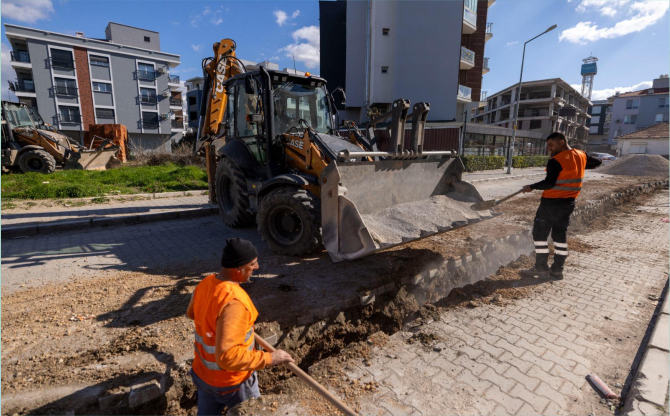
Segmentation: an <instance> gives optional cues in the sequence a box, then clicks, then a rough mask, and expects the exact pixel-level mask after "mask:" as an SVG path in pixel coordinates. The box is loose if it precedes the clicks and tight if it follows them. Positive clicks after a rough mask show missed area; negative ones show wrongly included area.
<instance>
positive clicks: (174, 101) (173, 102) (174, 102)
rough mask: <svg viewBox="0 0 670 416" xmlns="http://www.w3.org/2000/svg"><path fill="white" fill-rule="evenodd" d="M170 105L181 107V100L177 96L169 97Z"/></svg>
mask: <svg viewBox="0 0 670 416" xmlns="http://www.w3.org/2000/svg"><path fill="white" fill-rule="evenodd" d="M170 105H174V106H179V107H181V100H180V99H179V98H170Z"/></svg>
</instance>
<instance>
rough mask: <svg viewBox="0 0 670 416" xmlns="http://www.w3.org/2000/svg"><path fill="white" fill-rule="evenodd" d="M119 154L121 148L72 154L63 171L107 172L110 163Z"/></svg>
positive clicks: (82, 151) (107, 148)
mask: <svg viewBox="0 0 670 416" xmlns="http://www.w3.org/2000/svg"><path fill="white" fill-rule="evenodd" d="M118 153H119V146H110V147H106V148H102V146H101V147H99V148H98V149H95V150H81V151H79V152H72V153H71V154H70V157H69V158H68V160H67V162H66V163H65V166H64V167H63V169H84V170H105V169H107V164H108V163H109V161H110V160H111V159H112V158H113V157H114V156H116V155H117V154H118Z"/></svg>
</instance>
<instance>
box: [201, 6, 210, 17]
mask: <svg viewBox="0 0 670 416" xmlns="http://www.w3.org/2000/svg"><path fill="white" fill-rule="evenodd" d="M211 12H212V9H210V8H209V6H207V7H205V10H204V11H203V12H202V15H203V16H207V15H208V14H210V13H211Z"/></svg>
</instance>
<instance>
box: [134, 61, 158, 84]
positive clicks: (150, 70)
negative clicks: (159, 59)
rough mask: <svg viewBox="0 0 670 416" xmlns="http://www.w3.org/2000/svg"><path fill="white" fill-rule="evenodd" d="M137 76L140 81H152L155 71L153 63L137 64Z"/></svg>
mask: <svg viewBox="0 0 670 416" xmlns="http://www.w3.org/2000/svg"><path fill="white" fill-rule="evenodd" d="M137 77H138V78H139V79H140V80H142V81H153V80H155V79H156V72H155V70H154V66H153V65H149V64H137Z"/></svg>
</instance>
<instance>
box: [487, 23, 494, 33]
mask: <svg viewBox="0 0 670 416" xmlns="http://www.w3.org/2000/svg"><path fill="white" fill-rule="evenodd" d="M486 34H487V35H492V34H493V23H487V24H486Z"/></svg>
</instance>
